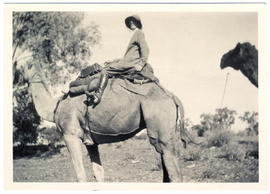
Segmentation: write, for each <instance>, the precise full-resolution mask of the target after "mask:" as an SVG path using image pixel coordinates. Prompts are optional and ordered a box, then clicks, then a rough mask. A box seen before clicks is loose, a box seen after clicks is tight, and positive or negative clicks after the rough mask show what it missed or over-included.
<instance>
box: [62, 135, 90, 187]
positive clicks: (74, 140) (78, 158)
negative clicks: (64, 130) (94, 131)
mask: <svg viewBox="0 0 270 194" xmlns="http://www.w3.org/2000/svg"><path fill="white" fill-rule="evenodd" d="M64 140H65V143H66V145H67V148H68V151H69V153H70V155H71V158H72V163H73V165H74V168H75V172H76V175H77V180H78V182H86V181H87V180H86V174H85V170H84V166H83V157H82V147H81V145H82V141H81V139H80V138H79V137H78V136H76V135H73V134H64Z"/></svg>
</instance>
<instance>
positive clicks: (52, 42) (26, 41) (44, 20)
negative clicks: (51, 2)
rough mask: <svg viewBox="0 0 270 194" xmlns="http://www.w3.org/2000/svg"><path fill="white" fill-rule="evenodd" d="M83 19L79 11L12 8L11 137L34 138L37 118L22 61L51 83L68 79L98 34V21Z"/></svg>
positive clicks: (86, 56) (85, 61)
mask: <svg viewBox="0 0 270 194" xmlns="http://www.w3.org/2000/svg"><path fill="white" fill-rule="evenodd" d="M83 19H84V15H83V13H79V12H13V21H12V25H13V32H12V33H13V41H12V46H13V55H12V63H13V64H12V65H13V91H14V92H13V94H14V102H13V114H14V115H13V126H14V129H15V133H14V140H16V141H21V142H34V141H35V139H36V137H37V134H36V130H35V129H36V127H37V125H38V124H39V119H40V118H39V116H38V115H37V113H36V111H35V109H34V106H33V102H32V98H31V95H30V94H29V93H28V90H27V87H24V86H26V85H25V80H24V79H23V65H25V64H34V63H39V64H40V65H41V67H42V69H43V70H44V72H45V76H46V77H47V79H48V80H47V81H48V84H49V85H51V86H55V85H59V84H63V83H65V82H66V81H68V80H69V78H70V74H72V73H75V72H79V70H80V69H81V68H83V67H85V66H86V65H87V64H88V61H89V58H90V57H91V54H92V53H91V48H92V47H93V46H95V45H96V44H98V43H99V41H100V38H101V34H100V31H99V28H98V25H96V24H95V23H93V22H89V24H88V25H83V23H82V22H83ZM21 88H24V89H21ZM31 138H32V139H31Z"/></svg>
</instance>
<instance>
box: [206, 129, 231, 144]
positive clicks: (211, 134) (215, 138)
mask: <svg viewBox="0 0 270 194" xmlns="http://www.w3.org/2000/svg"><path fill="white" fill-rule="evenodd" d="M231 138H232V134H231V132H230V131H227V130H215V131H208V132H207V133H206V139H207V147H212V146H214V147H222V146H223V145H226V144H228V143H229V142H230V141H231Z"/></svg>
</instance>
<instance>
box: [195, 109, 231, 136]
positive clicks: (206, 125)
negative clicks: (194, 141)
mask: <svg viewBox="0 0 270 194" xmlns="http://www.w3.org/2000/svg"><path fill="white" fill-rule="evenodd" d="M235 115H236V111H234V110H230V109H228V108H227V107H225V108H219V109H216V112H215V114H210V113H203V114H201V116H200V118H201V121H200V124H199V125H195V126H193V127H192V129H194V130H197V133H198V136H203V135H204V132H206V131H213V130H222V129H230V128H231V126H232V125H233V124H234V122H235Z"/></svg>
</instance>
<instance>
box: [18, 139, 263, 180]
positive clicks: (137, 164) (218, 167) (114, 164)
mask: <svg viewBox="0 0 270 194" xmlns="http://www.w3.org/2000/svg"><path fill="white" fill-rule="evenodd" d="M227 137H230V139H229V140H228V141H227V140H224V139H226V138H227ZM215 138H216V139H220V140H221V141H220V142H222V143H223V144H222V145H220V144H219V143H218V144H217V143H215V142H217V141H216V140H215V141H214V139H215ZM210 139H211V143H209V144H205V146H196V145H192V144H189V145H188V147H187V149H182V152H181V156H182V160H181V162H182V167H183V176H184V182H258V163H259V161H258V137H247V136H238V135H234V136H232V137H231V136H229V135H228V136H227V135H224V134H218V135H213V136H212V137H211V138H210ZM205 140H206V141H207V138H205ZM213 142H214V143H213ZM225 142H227V143H225ZM210 145H211V146H210ZM217 145H219V146H217ZM100 153H101V160H102V162H103V166H104V170H105V181H106V182H161V181H162V168H161V163H160V155H159V154H158V153H156V152H155V149H154V148H153V147H152V146H151V145H150V143H149V141H148V139H147V138H145V137H144V136H143V137H139V138H138V137H134V138H132V139H129V140H127V141H125V142H122V143H115V144H105V145H101V146H100ZM83 157H84V164H85V168H86V171H87V175H88V179H89V181H91V182H93V181H95V180H94V178H93V172H92V168H91V163H90V160H89V156H88V154H87V152H86V150H85V149H84V156H83ZM13 165H14V174H13V178H14V181H15V182H73V181H75V180H76V178H75V172H74V169H73V166H72V163H71V160H70V156H69V154H68V151H67V149H66V147H62V148H61V149H60V151H59V152H56V153H54V155H52V156H51V157H42V158H41V157H40V156H36V155H32V156H31V157H29V156H28V157H20V158H16V159H14V161H13Z"/></svg>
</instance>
